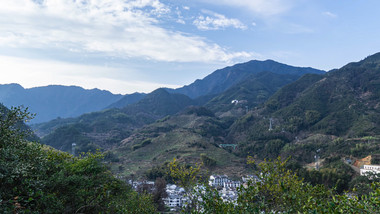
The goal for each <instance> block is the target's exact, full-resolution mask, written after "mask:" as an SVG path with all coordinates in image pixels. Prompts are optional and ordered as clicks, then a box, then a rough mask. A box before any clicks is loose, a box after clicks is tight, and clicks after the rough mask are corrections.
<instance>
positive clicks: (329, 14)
mask: <svg viewBox="0 0 380 214" xmlns="http://www.w3.org/2000/svg"><path fill="white" fill-rule="evenodd" d="M322 14H323V15H324V16H327V17H330V18H336V17H338V15H336V14H335V13H332V12H329V11H326V12H323V13H322Z"/></svg>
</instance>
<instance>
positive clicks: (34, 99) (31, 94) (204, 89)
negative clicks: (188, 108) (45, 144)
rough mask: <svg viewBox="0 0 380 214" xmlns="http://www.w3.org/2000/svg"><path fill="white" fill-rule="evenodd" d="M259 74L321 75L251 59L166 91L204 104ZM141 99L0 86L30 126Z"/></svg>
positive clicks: (83, 91) (7, 103)
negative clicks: (24, 113) (27, 116)
mask: <svg viewBox="0 0 380 214" xmlns="http://www.w3.org/2000/svg"><path fill="white" fill-rule="evenodd" d="M262 71H270V72H273V73H278V74H293V75H295V76H301V75H302V74H305V73H323V71H320V70H317V69H312V68H299V67H293V66H288V65H285V64H281V63H278V62H274V61H271V60H267V61H257V60H253V61H249V62H247V63H241V64H237V65H234V66H231V67H226V68H223V69H219V70H217V71H215V72H213V73H212V74H210V75H208V76H207V77H205V78H204V79H202V80H196V81H195V82H194V83H192V84H190V85H188V86H184V87H182V88H178V89H167V90H168V91H169V92H171V93H178V94H184V95H186V96H189V97H190V98H197V97H201V96H204V97H203V99H202V97H201V98H200V99H199V100H198V101H197V103H200V104H204V103H205V102H206V101H208V100H209V99H210V98H212V97H213V96H215V95H216V94H218V93H220V92H223V91H225V90H226V89H228V88H230V87H231V86H232V85H234V84H236V83H238V82H240V81H242V80H244V79H246V78H247V77H248V76H249V75H252V74H257V73H260V72H262ZM144 96H145V94H143V93H134V94H127V95H124V96H122V95H120V94H118V95H115V94H112V93H110V92H108V91H104V90H99V89H92V90H86V89H83V88H81V87H76V86H59V85H51V86H44V87H35V88H30V89H24V88H23V87H22V86H20V85H18V84H6V85H0V102H2V103H3V104H4V105H5V106H7V107H11V106H20V105H23V106H25V107H28V108H29V110H30V112H32V113H36V114H37V115H36V117H35V119H34V120H33V121H32V123H41V122H47V121H49V120H52V119H55V118H57V117H62V118H68V117H76V116H79V115H81V114H84V113H89V112H94V111H100V110H103V109H108V108H123V107H125V106H127V105H129V104H133V103H137V102H138V101H140V100H141V99H142V98H143V97H144ZM194 104H195V103H194Z"/></svg>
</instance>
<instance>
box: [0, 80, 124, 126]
mask: <svg viewBox="0 0 380 214" xmlns="http://www.w3.org/2000/svg"><path fill="white" fill-rule="evenodd" d="M120 98H122V95H120V94H118V95H115V94H112V93H111V92H109V91H104V90H99V89H92V90H86V89H83V88H81V87H77V86H60V85H50V86H44V87H35V88H29V89H25V88H23V87H22V86H21V85H18V84H6V85H0V102H1V103H3V104H4V105H5V106H7V107H8V108H9V107H11V106H24V107H28V110H29V111H30V112H31V113H34V114H36V116H35V118H34V120H32V121H31V122H32V123H41V122H47V121H49V120H52V119H55V118H57V117H62V118H67V117H76V116H80V115H82V114H84V113H87V112H93V111H99V110H102V109H104V108H105V107H107V106H108V105H111V104H112V103H114V102H116V101H118V100H119V99H120Z"/></svg>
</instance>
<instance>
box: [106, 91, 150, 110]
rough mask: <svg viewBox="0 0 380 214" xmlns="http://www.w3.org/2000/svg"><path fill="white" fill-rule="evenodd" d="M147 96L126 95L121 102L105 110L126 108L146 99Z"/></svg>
mask: <svg viewBox="0 0 380 214" xmlns="http://www.w3.org/2000/svg"><path fill="white" fill-rule="evenodd" d="M145 95H146V94H144V93H137V92H136V93H133V94H126V95H124V96H123V97H122V98H121V99H120V100H118V101H116V102H115V103H112V104H111V105H109V106H107V107H105V109H110V108H124V107H126V106H127V105H129V104H134V103H137V102H138V101H140V100H141V99H142V98H144V97H145Z"/></svg>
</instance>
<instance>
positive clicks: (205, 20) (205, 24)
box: [193, 11, 247, 30]
mask: <svg viewBox="0 0 380 214" xmlns="http://www.w3.org/2000/svg"><path fill="white" fill-rule="evenodd" d="M203 12H204V13H206V14H208V15H210V16H208V15H206V16H203V15H200V16H198V17H197V18H196V19H195V20H194V21H193V24H194V25H195V26H196V27H197V28H198V29H200V30H219V29H225V28H228V27H233V28H237V29H242V30H245V29H247V26H245V25H244V24H243V23H242V22H240V21H239V20H238V19H230V18H227V17H225V16H224V15H222V14H218V13H214V12H211V11H203Z"/></svg>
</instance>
